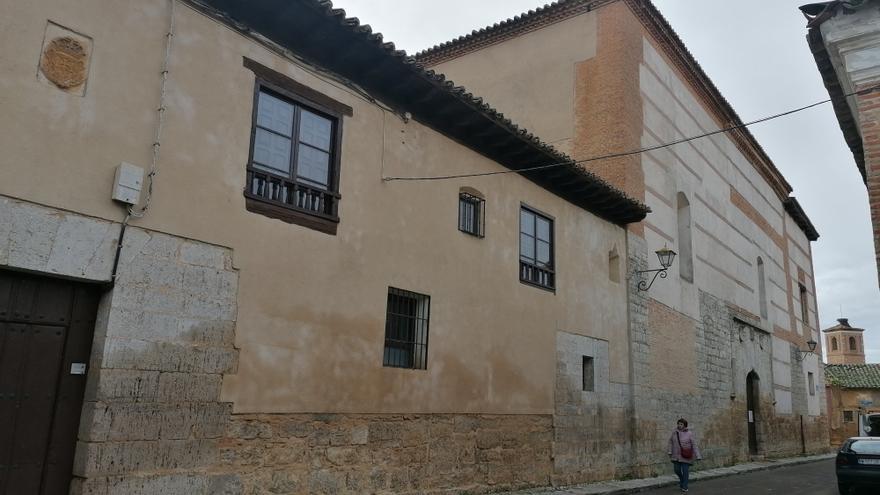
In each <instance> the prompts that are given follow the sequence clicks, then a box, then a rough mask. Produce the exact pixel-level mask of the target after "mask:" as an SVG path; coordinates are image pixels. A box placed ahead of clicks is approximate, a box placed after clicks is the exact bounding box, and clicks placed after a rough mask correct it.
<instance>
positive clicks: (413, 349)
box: [382, 287, 431, 370]
mask: <svg viewBox="0 0 880 495" xmlns="http://www.w3.org/2000/svg"><path fill="white" fill-rule="evenodd" d="M430 313H431V298H430V296H426V295H424V294H417V293H415V292H410V291H406V290H401V289H395V288H394V287H389V288H388V305H387V307H386V317H385V351H384V353H383V358H382V364H383V365H384V366H388V367H392V368H409V369H418V370H424V369H428V321H429V319H430Z"/></svg>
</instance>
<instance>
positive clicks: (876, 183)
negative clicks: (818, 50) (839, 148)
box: [857, 83, 880, 276]
mask: <svg viewBox="0 0 880 495" xmlns="http://www.w3.org/2000/svg"><path fill="white" fill-rule="evenodd" d="M874 84H876V83H872V84H871V85H869V86H873V85H874ZM857 89H858V90H862V89H866V87H861V88H857ZM857 101H858V103H857V104H858V114H859V125H860V129H861V132H862V145H863V147H864V150H865V172H866V176H867V186H868V202H869V203H870V205H871V221H872V223H873V225H874V249H875V252H876V256H877V270H878V276H880V91H876V90H875V91H874V92H872V93H867V94H863V95H859V96H858V97H857Z"/></svg>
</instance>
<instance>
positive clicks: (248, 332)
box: [0, 0, 628, 414]
mask: <svg viewBox="0 0 880 495" xmlns="http://www.w3.org/2000/svg"><path fill="white" fill-rule="evenodd" d="M167 6H168V3H167V2H164V1H159V0H150V1H145V2H110V3H108V2H102V1H99V0H83V1H82V2H78V3H77V4H76V5H73V4H67V3H61V4H59V3H57V2H52V1H50V0H39V1H33V2H26V3H15V4H11V5H8V6H7V7H6V8H5V12H6V14H8V15H4V16H3V18H2V19H0V46H2V47H16V49H15V50H9V49H7V48H3V49H2V50H3V56H2V57H0V70H2V73H3V74H4V76H3V77H2V78H0V107H2V108H4V114H3V116H2V118H0V147H2V149H3V150H4V154H3V157H2V158H0V160H2V166H0V194H4V195H9V196H13V197H18V198H24V199H27V200H29V201H34V202H37V203H42V204H45V205H48V206H52V207H57V208H62V209H69V210H74V211H78V212H82V213H85V214H88V215H93V216H96V217H100V218H105V219H110V220H115V221H119V220H121V219H122V217H123V210H122V208H120V207H119V206H118V205H116V204H114V203H113V202H112V201H111V200H110V199H109V198H110V188H111V184H112V180H113V171H114V168H115V166H116V165H117V164H118V163H119V162H120V161H128V162H131V163H134V164H137V165H140V166H143V167H147V166H148V165H149V159H150V153H151V144H152V142H153V134H154V126H155V122H156V112H155V109H156V107H157V105H158V98H159V70H160V67H161V62H162V54H163V52H164V45H163V43H164V39H165V37H164V35H165V30H166V26H167V23H168V9H167ZM49 20H51V21H53V22H55V23H58V24H61V25H63V26H66V27H69V28H71V29H73V30H75V31H77V32H79V33H81V34H84V35H86V36H89V37H91V38H92V40H93V41H94V52H93V54H92V60H91V70H90V73H89V79H88V83H87V87H86V91H85V94H84V96H76V95H72V94H69V93H65V92H63V91H60V90H59V89H57V88H55V87H53V86H51V85H49V84H47V83H46V82H42V81H39V80H38V79H37V77H36V65H37V62H38V59H39V53H40V46H41V44H42V40H43V35H44V31H45V28H46V24H47V21H49ZM579 22H581V21H579ZM175 23H176V26H175V29H176V31H177V34H176V36H175V37H174V49H173V51H172V55H171V59H170V74H169V82H168V93H167V94H168V97H167V98H168V100H167V106H168V111H167V121H166V126H165V131H164V137H163V141H162V147H161V153H162V154H161V159H160V163H159V175H158V176H157V177H156V182H155V194H154V196H153V206H152V208H151V210H150V211H149V213H148V214H147V216H146V217H145V218H144V219H142V220H135V221H134V222H133V223H134V224H135V225H137V226H140V227H144V228H147V229H154V230H158V231H163V232H167V233H171V234H174V235H180V236H184V237H189V238H194V239H198V240H201V241H205V242H210V243H214V244H218V245H222V246H228V247H231V248H232V249H233V252H234V263H235V266H236V268H238V269H239V274H240V283H239V297H238V317H237V330H236V346H237V347H239V348H240V350H241V353H240V361H239V368H238V372H237V374H235V375H227V376H226V377H225V380H224V386H223V394H222V400H226V401H232V402H233V403H234V410H235V411H236V412H260V413H263V412H265V413H277V412H352V413H373V412H398V413H399V412H474V413H476V412H481V413H505V414H506V413H551V412H552V411H553V398H552V394H553V384H554V376H555V335H556V331H557V330H564V331H567V332H572V333H581V334H585V335H590V336H594V337H596V338H601V339H607V340H609V341H611V342H612V346H611V350H610V353H611V355H612V360H613V362H614V363H615V367H616V368H615V369H613V370H612V375H613V376H616V377H617V379H620V380H625V379H626V370H627V369H628V366H627V361H626V360H627V350H626V344H625V338H623V336H624V335H625V331H626V313H625V311H626V308H625V301H626V297H625V287H624V285H623V283H615V282H612V281H610V280H609V277H608V253H609V252H610V251H611V250H612V249H614V248H615V247H616V249H617V252H619V253H622V252H626V246H625V242H626V241H625V236H624V230H623V229H621V228H620V227H617V226H614V225H610V224H608V223H607V222H604V221H602V220H599V219H598V218H597V217H595V216H593V215H591V214H589V213H587V212H585V211H583V210H581V209H578V208H576V207H574V206H572V205H570V204H568V203H566V202H564V201H563V200H561V199H560V198H558V197H556V196H554V195H552V194H551V193H549V192H547V191H545V190H543V189H540V188H538V187H537V186H535V185H534V184H532V183H531V182H529V181H527V180H525V179H523V178H522V177H519V176H517V175H514V174H510V175H501V176H494V177H490V178H480V179H472V180H464V181H448V182H427V183H422V182H412V183H401V182H390V183H389V182H383V181H382V180H381V177H382V176H383V174H385V175H435V174H439V173H444V174H447V173H456V172H482V171H495V170H500V169H501V167H500V166H499V165H497V164H495V163H493V162H491V161H489V160H487V159H485V158H484V157H482V156H480V155H478V154H477V153H475V152H473V151H471V150H469V149H467V148H464V147H462V146H460V145H458V144H456V143H454V142H452V141H450V140H448V139H446V138H445V137H443V136H441V135H439V134H437V133H436V132H434V131H432V130H430V129H428V128H426V127H425V126H423V125H421V124H419V123H417V122H410V123H408V124H405V123H403V122H402V121H401V120H399V119H398V118H397V117H395V116H393V115H390V114H386V113H385V112H384V111H383V110H381V109H380V108H378V107H377V106H375V105H372V104H369V103H367V102H366V101H365V100H363V99H362V98H361V97H359V96H356V95H355V94H353V93H352V92H350V91H348V90H346V89H343V86H342V85H341V84H339V83H336V82H333V81H329V80H327V79H326V78H319V77H316V76H315V75H314V74H313V73H311V72H309V71H308V70H306V69H304V68H303V67H301V66H298V65H296V64H294V63H291V62H290V61H288V60H285V59H283V58H281V57H279V56H277V55H275V54H274V53H272V52H270V51H269V50H267V49H266V48H264V47H262V46H260V45H258V44H257V43H255V42H253V41H252V40H250V39H247V38H245V37H243V36H241V35H240V34H238V33H235V32H233V31H232V30H230V29H228V28H226V27H224V26H222V25H220V24H218V23H216V22H215V21H213V20H210V19H208V18H206V17H204V16H203V15H201V14H199V13H197V12H195V11H193V10H191V9H189V8H187V7H185V6H183V5H182V4H180V3H178V5H177V9H176V19H175ZM588 26H589V22H586V23H585V24H583V25H581V24H577V25H576V27H577V28H578V29H583V30H586V31H588ZM585 50H586V49H585ZM587 52H588V50H587ZM584 55H585V56H586V55H588V54H587V53H586V52H585V53H584ZM578 56H580V55H578ZM242 57H249V58H251V59H254V60H256V61H258V62H260V63H262V64H264V65H266V66H269V67H272V68H274V69H275V70H277V71H279V72H282V73H284V74H286V75H288V76H289V77H291V78H293V79H295V80H297V81H299V82H301V83H303V84H306V85H308V86H310V87H313V88H314V89H316V90H318V91H320V92H322V93H324V94H326V95H328V96H330V97H332V98H335V99H337V100H339V101H340V102H342V103H345V104H347V105H349V106H351V107H353V109H354V115H353V117H350V118H346V119H345V121H344V124H343V125H344V141H343V147H342V165H341V189H340V192H341V195H342V200H341V203H340V218H341V223H340V225H339V230H338V235H336V236H330V235H325V234H322V233H319V232H316V231H313V230H309V229H306V228H304V227H299V226H294V225H289V224H286V223H282V222H280V221H277V220H272V219H269V218H266V217H263V216H260V215H257V214H253V213H249V212H247V211H246V210H245V207H244V200H243V196H242V190H243V188H244V179H245V164H246V162H247V160H248V148H249V136H250V130H251V111H252V108H251V106H252V101H253V87H254V76H253V74H252V73H251V72H250V71H249V70H247V69H245V68H244V67H243V66H242ZM556 104H558V103H554V105H556ZM545 109H546V107H545ZM544 113H545V114H547V115H550V114H553V113H554V112H544ZM560 136H561V135H560ZM562 137H564V136H562ZM383 142H384V143H385V145H384V146H383ZM462 186H470V187H474V188H476V189H478V190H479V191H481V192H482V193H483V194H485V196H486V220H487V225H486V238H485V239H476V238H473V237H470V236H467V235H465V234H462V233H461V232H459V231H458V230H457V225H456V219H457V207H458V204H457V202H458V197H457V193H458V191H459V188H460V187H462ZM521 203H525V204H528V205H530V206H532V207H535V208H538V209H540V210H542V211H544V212H546V213H548V214H549V215H552V216H553V217H554V218H555V221H556V224H555V231H556V239H555V242H556V245H555V254H556V270H557V290H556V293H555V294H553V293H550V292H547V291H543V290H540V289H536V288H533V287H530V286H526V285H523V284H521V283H520V282H519V280H518V249H519V248H518V232H519V231H518V228H519V208H520V204H521ZM388 286H394V287H398V288H403V289H407V290H412V291H416V292H421V293H425V294H429V295H430V296H431V306H432V307H431V321H430V348H429V355H428V369H427V370H422V371H416V370H400V369H392V368H383V367H382V348H383V337H384V321H385V298H386V292H387V287H388Z"/></svg>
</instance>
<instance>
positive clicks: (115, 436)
mask: <svg viewBox="0 0 880 495" xmlns="http://www.w3.org/2000/svg"><path fill="white" fill-rule="evenodd" d="M231 410H232V406H231V404H227V403H180V404H157V403H132V402H123V403H106V402H89V403H86V404H85V405H84V406H83V417H82V420H81V421H80V425H81V426H80V439H82V440H91V441H99V442H106V441H133V440H159V439H162V440H176V439H188V438H219V437H221V436H223V434H224V433H225V432H226V423H227V421H228V419H229V415H230V413H231Z"/></svg>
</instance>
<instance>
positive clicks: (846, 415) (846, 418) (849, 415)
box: [843, 411, 854, 423]
mask: <svg viewBox="0 0 880 495" xmlns="http://www.w3.org/2000/svg"><path fill="white" fill-rule="evenodd" d="M853 416H854V415H853V412H852V411H843V422H844V423H852V422H853V421H854V419H853Z"/></svg>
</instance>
